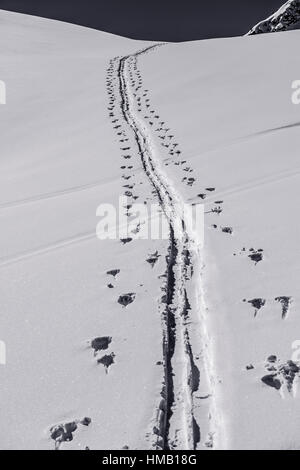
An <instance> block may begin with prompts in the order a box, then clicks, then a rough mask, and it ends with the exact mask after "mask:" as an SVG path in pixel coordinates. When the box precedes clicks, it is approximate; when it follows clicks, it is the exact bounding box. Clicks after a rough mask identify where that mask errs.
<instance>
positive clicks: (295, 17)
mask: <svg viewBox="0 0 300 470" xmlns="http://www.w3.org/2000/svg"><path fill="white" fill-rule="evenodd" d="M298 28H300V0H289V1H288V2H286V3H285V4H284V5H282V7H280V8H279V10H277V11H276V12H275V13H274V14H273V15H271V16H269V18H266V19H265V20H263V21H260V22H259V23H258V24H257V25H255V26H254V27H253V28H252V29H251V30H250V31H249V32H248V33H247V35H248V36H250V35H253V34H261V33H273V32H277V31H287V30H290V29H298Z"/></svg>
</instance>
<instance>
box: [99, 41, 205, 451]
mask: <svg viewBox="0 0 300 470" xmlns="http://www.w3.org/2000/svg"><path fill="white" fill-rule="evenodd" d="M160 46H162V44H156V45H153V46H150V47H147V48H145V49H143V50H140V51H138V52H136V53H134V54H131V55H128V56H125V57H121V58H120V57H116V58H114V59H113V60H112V61H111V67H110V72H109V75H108V82H109V83H110V80H111V77H112V75H114V78H113V80H115V81H117V83H118V85H117V86H118V90H117V93H118V95H119V96H118V99H119V100H120V111H121V117H122V126H121V125H118V126H117V128H121V129H122V128H123V127H124V126H126V128H128V130H129V131H130V133H131V134H132V133H133V139H134V141H135V147H136V149H135V150H134V149H132V148H130V147H128V148H125V149H123V150H130V152H133V151H134V152H135V153H138V154H139V156H140V159H141V161H142V166H143V169H144V172H145V174H146V176H147V178H148V180H149V182H150V184H151V186H152V188H154V193H155V194H156V196H157V198H158V200H159V203H160V206H161V208H162V210H163V212H164V214H165V216H166V218H167V221H168V224H169V233H170V238H169V250H168V256H167V272H166V279H167V281H166V286H165V293H166V295H165V299H164V303H165V308H164V311H163V315H162V316H163V357H164V381H163V384H162V391H161V397H160V401H159V405H158V407H157V408H158V409H157V413H156V418H155V420H154V421H155V425H154V427H153V429H152V432H151V433H150V440H151V445H152V447H154V448H156V449H160V448H162V449H196V448H197V445H198V444H199V442H200V439H201V441H202V436H201V433H200V428H199V425H198V423H197V422H196V418H195V415H194V410H195V405H194V392H196V391H197V390H198V388H199V380H200V372H199V370H198V368H197V366H196V364H195V362H194V356H193V344H191V340H190V338H191V336H192V335H191V334H190V332H191V331H192V330H190V328H191V325H192V323H193V321H194V328H195V322H196V323H199V321H200V320H202V321H203V315H202V316H201V315H200V314H199V312H194V311H192V309H191V307H190V302H189V299H188V284H189V282H190V281H191V278H192V276H193V274H194V268H195V267H196V266H200V262H199V258H200V254H199V253H200V252H199V249H198V248H197V244H196V243H195V240H194V237H193V235H194V234H193V233H189V230H188V228H187V226H186V224H185V221H184V218H183V201H182V199H181V197H180V194H178V193H177V191H176V190H175V189H174V187H173V185H172V182H171V181H170V180H169V179H168V177H167V176H166V174H165V173H164V172H163V171H162V169H161V164H160V159H159V158H157V157H156V151H155V149H154V147H155V145H154V136H153V130H152V129H151V128H150V126H149V125H148V122H147V123H146V122H145V121H144V120H142V119H141V118H140V117H139V116H138V113H137V107H138V106H139V101H138V100H139V99H140V98H137V92H138V91H139V88H141V85H139V86H137V83H138V82H139V79H140V72H139V71H138V69H137V59H138V57H139V55H141V54H146V53H149V52H150V51H154V50H155V49H156V48H158V47H160ZM140 80H141V79H140ZM136 86H137V88H135V87H136ZM145 91H146V92H147V90H145ZM109 94H110V96H111V101H113V98H112V92H110V93H109ZM143 96H145V95H143ZM136 98H137V99H136ZM148 101H149V100H148ZM148 107H149V106H148ZM111 109H112V108H111ZM152 112H153V111H152ZM110 116H111V117H114V113H112V112H111V114H110ZM156 117H157V118H159V116H156ZM116 121H119V123H121V120H119V119H115V120H114V121H112V122H116ZM122 132H123V135H125V132H124V131H123V130H122ZM127 140H128V139H127ZM178 153H180V152H178ZM123 157H124V158H126V156H123ZM129 158H131V157H129ZM199 295H200V289H199ZM200 297H202V302H201V303H202V306H203V292H201V295H200ZM193 315H194V318H192V316H193ZM206 333H207V332H206ZM204 349H205V347H204ZM204 362H205V359H204ZM208 362H211V361H206V364H205V369H206V370H201V380H203V377H204V376H205V375H206V380H207V381H208V382H210V381H211V369H210V365H211V364H210V363H208ZM202 374H203V377H202ZM207 377H208V379H207ZM204 380H205V379H204ZM211 388H212V387H211ZM212 410H213V405H212V406H211V411H212ZM209 419H210V420H211V423H214V419H213V417H212V416H211V415H210V417H207V420H209ZM199 424H201V425H202V424H203V423H199ZM205 428H206V429H207V428H210V426H209V425H208V423H205ZM209 435H213V432H212V433H209ZM148 437H149V434H148Z"/></svg>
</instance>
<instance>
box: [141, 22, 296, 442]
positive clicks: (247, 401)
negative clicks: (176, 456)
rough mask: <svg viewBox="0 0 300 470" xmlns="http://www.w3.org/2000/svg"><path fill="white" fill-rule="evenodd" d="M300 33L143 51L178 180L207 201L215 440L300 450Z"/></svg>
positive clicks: (206, 280)
mask: <svg viewBox="0 0 300 470" xmlns="http://www.w3.org/2000/svg"><path fill="white" fill-rule="evenodd" d="M299 40H300V32H299V31H291V32H286V33H284V34H279V35H276V34H275V35H263V36H259V37H244V38H233V39H225V40H224V39H222V40H219V39H218V40H209V41H201V42H195V43H188V44H180V45H167V46H164V47H161V48H160V49H159V50H158V51H157V52H156V53H154V52H153V53H152V54H151V55H150V54H149V55H147V56H143V57H142V58H141V59H140V61H139V65H140V70H141V74H142V76H143V77H144V81H145V85H146V88H148V89H149V90H151V98H150V100H151V103H152V107H153V109H155V110H159V113H160V116H161V118H162V120H163V121H165V122H166V125H167V127H168V128H170V129H171V131H170V134H173V135H174V136H175V138H176V142H178V143H179V144H180V149H181V152H182V154H181V155H180V161H181V162H182V161H183V162H185V163H184V164H183V165H180V164H179V165H178V161H176V160H175V161H174V159H172V158H171V159H170V162H168V167H166V171H167V173H168V175H169V179H170V180H172V181H173V185H174V187H176V188H180V192H181V194H182V195H183V196H184V198H185V200H186V201H189V202H191V203H196V204H199V203H203V202H204V203H205V208H206V219H205V225H206V233H205V245H204V250H203V253H202V261H203V265H204V267H203V271H202V277H201V278H200V280H199V285H200V286H201V287H202V291H201V289H200V292H199V295H200V297H201V299H202V302H201V303H200V312H202V314H204V320H203V319H202V321H204V322H205V324H206V330H207V331H208V336H209V338H210V340H208V342H207V344H208V346H209V351H213V354H211V353H210V359H211V361H212V363H209V364H208V365H209V369H210V371H211V375H212V383H211V390H212V392H211V393H214V397H215V403H214V406H213V407H212V412H211V415H210V416H211V419H212V421H213V420H215V424H214V425H213V426H212V430H211V432H212V433H214V434H213V438H212V440H213V441H214V445H215V446H216V447H217V448H220V447H222V448H233V449H236V448H242V449H244V448H254V449H255V448H257V449H266V448H275V449H290V448H297V449H299V448H300V441H299V436H298V429H299V426H300V400H299V390H298V393H297V382H298V380H299V362H297V364H296V363H293V364H292V363H289V362H288V361H290V360H291V359H293V360H294V361H297V360H298V361H299V354H297V348H298V352H299V339H300V337H299V326H300V324H299V300H300V299H299V288H298V286H299V276H300V268H299V267H300V254H299V249H298V239H299V234H300V223H299V218H298V217H297V215H296V214H297V211H298V209H297V207H298V203H299V176H300V173H299V169H300V167H299V151H298V149H299V144H300V133H299V125H300V124H299V123H300V107H299V106H295V105H293V104H292V102H291V92H292V89H291V83H292V81H293V80H294V79H295V78H297V77H299V67H298V63H297V61H295V57H297V54H298V44H299ZM266 57H267V58H268V60H266ZM278 57H280V67H278ZM187 176H189V177H190V176H191V177H192V178H193V180H194V181H192V183H191V184H190V181H189V180H187V179H186V177H187ZM203 198H204V199H203ZM220 211H221V212H220ZM201 305H202V307H201ZM205 306H206V308H205ZM285 306H286V307H287V308H285ZM260 307H261V308H260ZM206 309H207V310H206ZM202 327H203V324H202ZM295 341H298V343H297V342H296V343H295ZM205 344H206V343H204V344H203V345H202V346H203V348H204V349H205ZM297 345H298V346H297ZM202 354H203V350H202ZM274 356H276V358H275V357H274ZM293 370H294V372H293ZM265 376H267V378H265V379H264V381H266V382H267V383H268V384H269V385H268V384H266V383H265V382H263V381H262V378H264V377H265ZM204 395H205V394H203V395H202V394H201V396H202V397H203V396H204ZM197 396H198V395H197ZM199 403H200V407H199V409H200V410H201V407H202V408H203V406H204V404H205V400H204V399H202V400H199ZM198 422H199V424H200V428H202V429H203V418H201V417H199V420H198ZM258 423H259V424H258ZM203 439H205V437H204V436H203Z"/></svg>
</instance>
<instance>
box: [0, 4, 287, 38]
mask: <svg viewBox="0 0 300 470" xmlns="http://www.w3.org/2000/svg"><path fill="white" fill-rule="evenodd" d="M285 1H286V0H205V1H203V0H0V9H4V10H12V11H19V12H22V13H28V14H32V15H37V16H43V17H47V18H54V19H58V20H62V21H68V22H70V23H76V24H80V25H83V26H89V27H91V28H95V29H100V30H102V31H108V32H111V33H115V34H119V35H122V36H127V37H131V38H136V39H149V40H157V41H187V40H192V39H204V38H212V37H222V36H237V35H242V34H244V33H246V32H247V31H248V30H249V29H250V28H251V27H252V26H253V25H254V24H255V23H257V22H258V21H260V20H261V19H263V18H264V17H266V16H268V15H269V14H271V13H272V12H273V11H274V10H275V9H277V8H278V7H279V6H281V5H282V4H283V3H284V2H285Z"/></svg>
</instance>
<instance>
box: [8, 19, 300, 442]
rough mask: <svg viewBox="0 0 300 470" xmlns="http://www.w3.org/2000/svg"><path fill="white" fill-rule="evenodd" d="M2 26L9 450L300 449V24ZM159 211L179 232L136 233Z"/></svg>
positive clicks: (31, 22)
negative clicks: (200, 224)
mask: <svg viewBox="0 0 300 470" xmlns="http://www.w3.org/2000/svg"><path fill="white" fill-rule="evenodd" d="M0 23H1V30H0V39H1V40H0V50H1V59H2V60H1V67H0V79H1V80H3V81H4V82H5V83H6V88H7V104H6V105H1V106H0V119H1V158H0V180H1V181H0V195H1V199H0V219H1V231H0V237H1V243H0V247H1V253H0V286H1V287H0V289H1V290H0V298H1V316H0V318H1V320H0V340H1V341H3V342H5V344H6V352H7V358H6V365H0V374H1V384H2V387H1V389H0V403H1V405H0V416H1V427H0V447H1V449H55V448H56V449H64V450H68V449H85V448H89V449H122V448H129V449H170V450H175V449H199V450H202V449H203V450H204V449H247V448H249V449H271V448H274V449H298V448H300V437H299V436H298V429H299V426H300V401H299V395H297V384H298V380H299V376H300V355H299V354H298V351H299V348H300V346H299V345H300V320H299V318H298V305H299V293H298V286H299V280H300V254H299V249H298V240H299V235H300V233H299V232H300V222H299V218H298V217H297V214H298V201H299V175H300V161H299V151H298V149H299V144H300V136H299V125H300V106H296V105H293V104H292V100H291V96H292V92H293V90H292V87H291V84H292V82H293V81H295V80H297V79H299V78H300V77H299V61H298V59H297V57H298V50H297V49H298V48H297V45H298V44H299V39H300V32H299V31H290V32H284V33H282V34H278V35H277V34H272V35H260V36H247V37H242V38H233V39H218V40H208V41H197V42H191V43H182V44H149V43H142V42H137V41H133V40H129V39H124V38H120V37H117V36H113V35H109V34H105V33H101V32H98V31H93V30H90V29H87V28H83V27H79V26H73V25H69V24H65V23H61V22H56V21H51V20H43V19H39V18H35V17H30V16H25V15H20V14H15V13H8V12H3V11H1V12H0ZM124 195H127V198H128V200H127V203H128V207H127V208H126V209H127V211H128V214H129V216H128V219H129V220H130V221H131V222H132V224H131V226H130V230H131V232H130V233H129V235H128V237H127V239H124V238H123V237H121V238H122V240H120V239H119V238H120V237H117V238H116V239H111V240H99V239H98V238H97V236H96V227H97V224H98V223H99V220H100V219H99V217H97V216H96V211H97V207H98V206H99V205H100V204H105V203H109V204H113V205H114V206H115V207H118V204H119V197H120V196H124ZM183 202H185V203H188V204H191V205H192V204H193V205H195V206H198V205H199V204H201V205H204V208H205V212H206V215H205V243H204V247H201V246H200V245H199V244H198V235H199V234H196V233H195V232H194V231H193V230H191V228H190V227H189V226H187V225H186V224H185V223H183V222H184V220H183V215H182V210H181V204H182V203H183ZM151 203H153V204H156V205H159V207H160V208H161V210H162V212H163V213H165V215H166V219H167V223H168V227H169V231H168V237H167V239H164V240H157V239H151V238H150V239H147V240H146V239H142V240H136V239H135V237H134V232H137V231H138V230H142V227H141V226H140V225H139V219H138V217H137V218H136V219H135V220H133V218H132V217H131V216H130V215H134V214H132V213H131V212H130V210H134V206H133V205H134V204H141V205H142V206H147V207H148V205H149V204H151ZM99 214H100V213H99V212H98V215H99ZM297 340H299V344H298V343H295V341H297ZM297 348H298V349H297ZM262 379H263V380H262Z"/></svg>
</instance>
